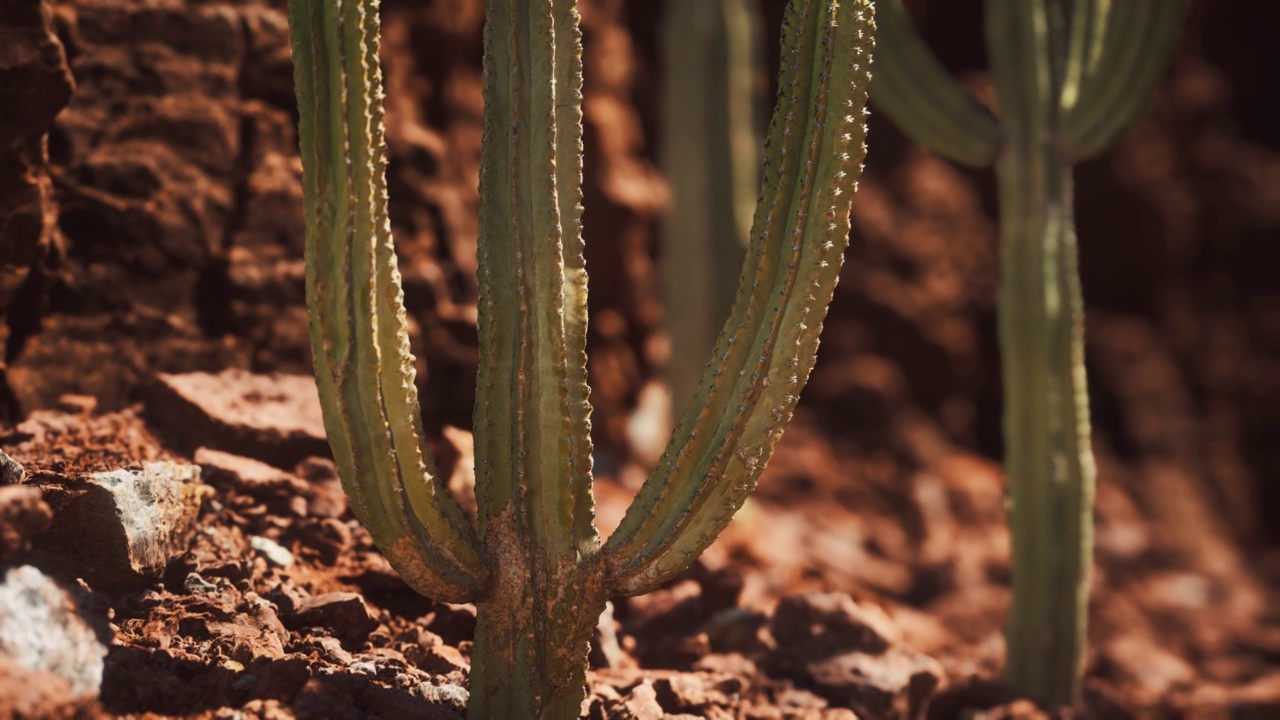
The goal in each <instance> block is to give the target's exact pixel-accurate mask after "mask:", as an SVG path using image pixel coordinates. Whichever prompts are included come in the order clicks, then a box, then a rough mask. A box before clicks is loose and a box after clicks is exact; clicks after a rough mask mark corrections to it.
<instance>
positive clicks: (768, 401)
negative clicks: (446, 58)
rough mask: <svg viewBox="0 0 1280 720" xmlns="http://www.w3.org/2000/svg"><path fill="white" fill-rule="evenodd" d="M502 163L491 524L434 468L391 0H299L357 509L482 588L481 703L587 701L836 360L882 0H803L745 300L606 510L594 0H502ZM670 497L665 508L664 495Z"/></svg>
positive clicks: (297, 44)
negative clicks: (830, 334) (391, 119)
mask: <svg viewBox="0 0 1280 720" xmlns="http://www.w3.org/2000/svg"><path fill="white" fill-rule="evenodd" d="M486 13H487V14H486V19H485V58H484V96H485V110H484V132H485V137H484V150H483V157H482V159H481V172H480V214H481V222H480V238H479V243H478V249H479V258H478V259H479V263H478V271H477V276H478V280H479V286H480V308H479V324H478V331H479V339H480V370H479V377H478V381H477V388H476V405H475V447H476V504H477V523H478V526H479V532H478V533H477V532H476V531H475V530H474V529H473V528H472V525H471V524H470V523H469V522H468V519H467V517H466V516H465V515H464V514H463V512H462V510H461V508H460V506H459V505H458V503H457V502H456V501H455V500H454V498H452V497H451V496H450V495H449V493H448V491H447V489H445V488H443V487H441V486H440V484H439V483H438V482H437V481H436V480H435V479H434V476H435V473H433V472H431V469H430V467H429V458H428V457H427V455H426V453H425V452H424V451H423V444H422V441H421V438H422V428H421V420H420V418H419V408H418V400H417V394H416V390H415V387H414V377H413V361H412V357H411V355H410V354H409V352H408V339H407V338H408V332H407V322H406V320H405V313H404V308H403V303H402V299H401V297H402V293H401V288H400V278H399V275H398V273H397V271H396V263H395V252H394V247H393V246H392V242H391V232H390V227H389V223H388V220H387V212H386V187H385V180H384V173H385V158H384V153H385V148H384V147H383V141H382V108H381V103H380V100H381V98H380V92H381V88H380V75H379V70H378V42H377V40H378V16H377V2H376V0H290V5H289V16H290V24H291V31H290V36H291V39H292V45H293V50H294V60H295V62H294V68H295V79H296V90H297V94H298V105H299V109H300V114H301V122H300V132H299V139H300V144H301V147H302V161H303V175H304V182H303V189H304V194H305V199H306V213H307V302H308V306H309V308H310V311H311V319H312V322H311V332H312V346H313V353H314V356H315V364H316V378H317V385H318V386H319V389H320V399H321V403H322V405H323V407H324V413H325V427H326V430H327V432H328V435H329V441H330V444H331V445H332V446H333V452H334V457H335V459H336V460H337V462H338V466H339V470H340V472H341V475H342V478H343V482H344V486H345V487H346V490H347V492H348V494H349V495H350V496H351V501H352V502H351V506H352V510H353V511H354V512H355V513H356V515H357V516H358V517H359V518H360V519H361V520H362V521H364V522H365V524H366V525H367V526H368V527H369V531H370V533H371V534H372V535H373V538H374V540H375V541H376V542H377V544H378V546H379V547H380V548H381V549H382V550H383V552H385V553H386V555H387V558H388V560H390V562H391V563H392V565H393V566H394V567H395V568H396V569H397V570H398V571H399V572H400V574H401V575H402V576H403V577H404V578H405V580H406V581H407V582H408V583H409V584H410V585H411V586H413V587H414V589H416V590H418V591H420V592H422V593H423V594H425V595H428V596H430V597H434V598H437V599H442V600H454V601H459V602H475V603H476V607H477V610H478V617H477V627H476V639H475V647H474V651H473V654H472V675H471V705H470V708H469V714H470V717H472V718H476V719H477V720H478V719H479V718H485V719H486V720H526V719H528V718H541V719H544V720H570V719H571V718H576V717H578V716H579V713H580V709H581V703H582V701H583V699H584V698H585V689H586V663H587V649H588V643H589V641H590V638H591V631H592V629H593V628H594V627H595V624H596V621H597V618H598V617H599V615H600V613H601V612H602V611H603V609H604V605H605V599H606V597H607V596H608V595H610V594H634V593H639V592H644V591H646V590H649V589H652V588H653V587H655V586H656V585H658V584H660V583H661V582H663V581H665V580H666V579H669V578H670V577H672V576H673V575H675V574H676V573H678V572H679V571H680V570H682V569H683V568H684V567H686V566H687V565H688V563H689V562H690V561H691V560H692V559H693V558H694V557H696V555H697V554H698V553H699V552H700V551H701V550H702V549H703V548H705V547H706V546H707V545H708V544H709V543H710V542H711V541H712V540H713V539H714V538H715V536H716V534H717V533H718V532H719V531H720V529H722V528H723V527H724V525H725V524H726V523H728V522H729V518H730V517H731V516H732V514H733V511H734V510H736V509H737V508H738V507H739V506H741V504H742V502H743V500H744V499H745V498H746V496H747V494H748V493H749V492H750V491H751V489H752V487H753V486H754V484H755V480H756V478H757V477H759V475H760V473H761V472H762V471H763V470H764V463H765V461H766V460H767V459H768V457H769V453H770V452H771V451H772V448H773V446H774V444H775V443H776V442H777V440H778V437H779V436H780V435H781V432H782V427H783V425H784V424H785V423H786V420H787V419H788V418H789V417H790V414H791V411H792V409H793V408H794V407H795V403H796V401H797V400H798V395H799V393H800V390H801V389H802V388H803V386H804V383H805V381H806V380H807V378H808V374H809V371H810V369H812V367H813V362H814V356H815V353H816V350H817V342H818V332H819V330H820V328H821V321H822V317H823V314H824V313H825V311H826V307H827V304H828V303H829V302H830V300H831V295H832V292H833V291H834V289H835V284H836V281H837V278H838V276H839V267H840V256H841V252H842V250H843V249H844V247H845V245H846V244H847V242H848V233H849V210H850V196H851V195H852V194H853V190H854V188H855V185H856V182H857V178H858V175H859V173H860V171H861V161H862V157H863V154H864V152H865V148H864V146H863V140H864V138H865V132H866V125H865V121H864V114H865V110H864V108H865V105H866V88H867V84H868V65H869V61H870V57H869V54H870V51H871V45H872V31H873V28H874V25H873V22H872V15H871V7H870V3H869V0H827V1H826V2H815V1H809V2H803V1H800V0H797V1H796V2H793V3H792V4H791V6H790V8H789V10H788V14H787V20H786V24H785V28H784V40H783V48H784V68H783V72H782V75H781V82H780V87H781V90H780V92H779V105H778V110H777V111H776V112H775V115H774V121H773V124H772V130H771V143H770V145H771V152H770V155H769V158H770V159H769V161H768V162H767V163H766V168H765V170H766V172H765V180H764V182H763V183H762V185H761V194H760V197H761V202H760V206H759V208H758V210H757V212H756V216H755V225H756V227H755V232H754V233H753V238H752V242H751V247H750V249H749V252H748V261H747V263H746V268H745V269H744V272H743V274H742V283H741V286H740V288H739V291H738V295H737V299H736V302H735V306H734V308H733V311H732V314H733V317H734V318H735V319H734V320H732V321H730V322H729V323H728V324H727V325H726V330H725V331H724V332H723V333H722V335H721V339H720V342H719V344H718V347H717V353H718V356H719V357H717V358H716V359H713V361H712V362H711V363H710V364H709V366H708V369H707V371H706V372H705V373H704V376H703V381H702V383H701V390H700V397H699V403H700V405H699V406H698V407H696V408H694V409H691V410H690V411H689V412H688V413H686V416H685V422H684V423H682V425H681V428H680V429H679V431H678V432H677V434H676V437H675V438H674V439H673V440H672V442H671V444H670V447H669V449H668V452H667V454H666V460H665V461H664V463H663V466H662V468H661V469H660V471H659V473H658V474H657V476H656V477H655V478H651V479H650V480H649V481H648V482H646V484H645V488H644V490H643V491H642V492H641V493H640V497H639V499H638V500H637V502H636V503H635V504H634V505H633V507H632V509H631V510H630V511H629V512H628V514H627V520H626V521H624V523H623V530H621V531H619V532H618V533H615V536H614V537H613V538H611V541H610V543H611V546H610V547H609V548H603V547H602V546H601V543H600V538H599V536H598V534H597V532H596V529H595V525H594V523H593V519H594V518H593V516H594V506H593V501H592V497H591V482H592V479H591V458H592V448H591V421H590V405H589V403H588V388H587V381H586V376H587V372H586V327H587V315H586V308H587V294H586V293H587V286H586V281H587V278H586V268H585V264H584V261H583V252H582V250H583V240H582V229H581V213H582V208H581V201H582V190H581V180H582V59H581V35H580V30H579V27H578V24H579V23H578V13H577V3H576V0H489V2H488V3H487V7H486ZM655 513H661V516H655Z"/></svg>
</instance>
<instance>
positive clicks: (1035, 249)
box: [872, 0, 1188, 706]
mask: <svg viewBox="0 0 1280 720" xmlns="http://www.w3.org/2000/svg"><path fill="white" fill-rule="evenodd" d="M880 5H881V7H880V14H881V24H882V29H883V32H882V35H881V39H880V50H879V55H878V58H877V68H878V69H879V71H880V72H879V74H878V77H877V78H876V82H875V83H873V84H872V93H873V97H874V99H875V100H876V102H877V103H878V104H879V105H880V107H881V108H882V109H883V110H885V111H886V112H887V113H888V114H889V115H890V116H891V117H893V118H894V121H895V122H896V123H898V124H899V126H900V127H902V128H903V129H904V130H905V131H906V132H907V133H908V134H910V135H911V136H912V137H913V138H914V139H915V140H917V141H918V142H920V143H922V144H924V145H926V146H927V147H929V148H931V149H933V150H934V151H935V152H938V153H939V154H942V155H944V156H947V157H950V158H952V159H953V160H956V161H959V162H967V163H969V164H975V165H981V164H991V163H993V164H994V167H995V172H996V179H997V187H998V191H999V197H1000V245H1001V253H1000V277H1001V281H1000V297H999V328H1000V348H1001V361H1002V369H1003V375H1004V377H1003V382H1004V434H1005V473H1006V476H1007V478H1008V498H1009V522H1010V529H1011V534H1012V538H1013V602H1012V605H1011V607H1010V611H1009V618H1008V621H1007V625H1006V630H1005V636H1006V644H1007V648H1008V655H1007V659H1006V663H1005V676H1006V678H1007V679H1008V681H1009V682H1010V683H1011V684H1012V685H1013V686H1014V687H1016V688H1018V689H1019V690H1021V691H1023V692H1025V693H1026V694H1027V695H1029V696H1030V697H1033V698H1035V699H1037V700H1038V701H1040V702H1041V703H1043V704H1045V705H1048V706H1064V705H1071V704H1073V703H1075V702H1076V700H1077V699H1078V697H1079V692H1080V680H1081V673H1082V669H1083V656H1084V644H1085V627H1086V617H1087V601H1088V578H1089V568H1090V565H1091V557H1092V551H1093V541H1092V531H1093V516H1092V509H1093V493H1094V489H1093V488H1094V474H1095V471H1094V463H1093V454H1092V451H1091V448H1090V446H1089V437H1090V428H1089V405H1088V393H1087V389H1086V381H1085V371H1084V332H1083V328H1084V325H1083V322H1084V321H1083V316H1084V310H1083V300H1082V298H1081V292H1080V278H1079V270H1078V260H1077V247H1076V234H1075V221H1074V212H1073V210H1072V166H1073V164H1074V163H1075V162H1078V161H1080V160H1082V159H1085V158H1088V157H1091V156H1092V155H1094V154H1096V153H1098V152H1101V151H1102V150H1103V149H1105V148H1106V147H1107V146H1108V145H1109V144H1110V143H1111V142H1112V141H1114V140H1115V139H1116V138H1117V137H1118V136H1119V135H1120V133H1121V132H1123V130H1124V129H1125V128H1127V127H1128V126H1129V125H1131V124H1132V123H1133V122H1134V120H1135V119H1136V118H1137V116H1138V114H1139V113H1140V112H1141V111H1142V109H1143V108H1144V107H1145V106H1146V104H1147V102H1148V100H1149V98H1150V95H1151V93H1152V91H1153V90H1154V88H1155V85H1156V83H1157V82H1158V81H1159V78H1160V76H1161V75H1162V74H1163V72H1164V69H1165V68H1166V67H1167V65H1168V62H1169V57H1170V55H1171V53H1172V49H1173V47H1174V45H1175V43H1176V42H1177V38H1178V33H1179V30H1180V28H1181V25H1182V21H1183V18H1184V17H1185V14H1186V9H1187V5H1188V2H1187V0H1075V2H1071V1H1070V0H987V4H986V41H987V48H988V53H989V55H990V62H991V77H992V82H993V84H994V86H995V90H996V97H997V98H998V102H999V105H1000V118H1001V119H1000V121H999V122H1000V130H999V132H998V133H994V134H993V133H992V132H991V131H990V129H989V128H988V127H987V125H986V123H985V121H984V120H981V119H980V118H983V117H985V116H984V115H983V114H982V113H981V112H977V111H965V113H959V114H956V115H952V116H948V115H947V113H948V112H951V111H954V108H955V107H956V100H955V96H956V94H957V93H958V92H962V90H961V88H959V86H958V85H956V84H955V83H954V81H952V80H950V79H949V78H947V77H945V76H944V75H942V74H941V73H940V70H941V66H940V65H938V64H937V61H936V60H935V59H933V58H932V57H927V58H925V59H922V57H921V56H922V53H926V52H927V51H926V50H925V49H924V46H923V43H922V42H921V41H920V40H919V38H918V37H916V38H912V39H909V40H905V41H904V40H902V38H903V37H904V36H906V34H907V33H909V27H908V26H907V24H906V23H907V22H908V21H909V19H908V18H907V15H906V10H905V8H903V6H902V4H901V0H881V3H880ZM891 18H892V19H891ZM921 68H927V69H925V70H921ZM928 68H931V69H928ZM913 78H916V79H913ZM913 82H914V83H918V85H917V86H916V87H915V88H902V87H898V86H899V85H901V84H903V83H908V84H909V83H913ZM921 88H923V89H921ZM939 88H941V89H939ZM908 93H914V94H912V95H911V97H912V98H913V100H912V102H913V103H914V104H913V105H906V104H904V103H902V102H901V101H900V100H899V98H900V97H902V96H904V95H906V94H908ZM912 107H922V108H927V109H926V110H925V111H924V114H925V115H927V116H928V117H930V118H932V119H933V120H932V121H931V122H930V123H925V122H922V121H920V120H919V119H918V118H913V117H903V116H902V115H901V113H904V112H908V111H909V110H910V108H912ZM984 112H985V111H984ZM947 117H951V118H952V120H951V121H950V122H949V123H948V122H946V121H943V120H938V118H947ZM944 126H945V127H944ZM965 128H968V130H965ZM964 132H967V133H968V134H969V137H968V139H963V138H961V137H960V135H961V134H962V133H964Z"/></svg>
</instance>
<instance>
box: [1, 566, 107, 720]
mask: <svg viewBox="0 0 1280 720" xmlns="http://www.w3.org/2000/svg"><path fill="white" fill-rule="evenodd" d="M0 608H3V609H4V611H3V612H0V674H14V675H18V676H19V677H23V678H25V679H26V681H27V682H38V681H39V680H40V679H41V677H42V676H49V675H51V676H54V677H56V678H57V679H58V680H60V681H61V683H65V685H63V686H62V689H64V691H65V692H66V693H67V695H64V696H63V697H62V698H60V700H62V701H64V702H65V701H67V700H68V699H69V698H70V699H74V700H75V701H77V702H78V701H83V700H85V699H92V698H93V697H96V696H97V694H98V688H99V687H100V686H101V685H102V672H103V667H104V659H105V658H106V656H107V645H106V643H107V642H109V640H110V631H109V630H107V628H106V622H105V618H103V619H102V620H101V621H100V622H95V623H93V624H91V623H90V621H89V620H88V619H86V617H87V615H88V613H87V611H86V610H85V609H84V608H83V607H81V606H80V605H79V603H78V602H77V600H76V598H75V597H74V596H73V594H71V593H68V592H67V591H65V590H63V589H62V588H61V587H60V586H59V585H58V584H57V583H56V582H54V581H53V580H52V579H51V578H49V577H48V576H46V575H44V574H43V573H41V572H40V571H39V570H37V569H35V568H34V567H31V566H29V565H23V566H21V567H16V568H13V569H11V570H9V571H8V572H7V573H6V574H5V576H4V582H3V583H0ZM95 625H96V627H95ZM6 671H8V672H7V673H6ZM55 684H58V683H56V681H55ZM31 699H32V700H33V701H34V700H40V698H39V697H34V698H31ZM20 716H21V715H19V717H20ZM27 716H28V717H36V716H39V714H38V713H37V714H29V715H27Z"/></svg>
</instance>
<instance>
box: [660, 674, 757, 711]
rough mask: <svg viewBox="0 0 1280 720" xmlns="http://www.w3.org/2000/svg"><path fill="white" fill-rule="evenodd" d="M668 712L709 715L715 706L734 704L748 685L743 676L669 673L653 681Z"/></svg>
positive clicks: (663, 706)
mask: <svg viewBox="0 0 1280 720" xmlns="http://www.w3.org/2000/svg"><path fill="white" fill-rule="evenodd" d="M653 689H654V691H655V692H656V693H657V698H658V703H659V704H661V705H662V708H663V709H664V710H666V711H667V712H672V713H686V714H691V715H694V716H697V717H705V716H706V715H707V713H708V711H709V710H710V709H711V708H712V707H722V708H725V707H731V706H732V705H733V700H734V699H735V698H737V696H738V695H740V694H741V693H742V692H743V690H744V689H745V685H744V683H743V682H742V680H741V679H740V678H737V677H733V676H731V675H718V674H715V673H706V672H700V673H668V674H664V675H662V676H660V677H658V678H657V679H656V680H654V681H653Z"/></svg>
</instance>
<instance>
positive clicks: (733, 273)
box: [661, 0, 760, 413]
mask: <svg viewBox="0 0 1280 720" xmlns="http://www.w3.org/2000/svg"><path fill="white" fill-rule="evenodd" d="M756 4H757V3H756V2H755V0H699V1H697V2H672V3H667V9H666V17H665V19H664V20H663V57H664V62H665V66H666V68H667V71H666V72H664V73H663V140H662V167H663V170H664V171H665V172H666V175H667V178H668V180H669V181H670V183H671V195H672V197H673V201H672V207H671V210H670V212H669V213H668V215H667V218H666V222H665V223H664V225H665V227H664V236H665V241H664V242H663V244H662V252H661V262H662V271H663V272H662V278H663V292H664V296H665V301H666V307H667V327H668V329H669V332H670V335H671V360H670V362H669V363H668V366H667V379H668V381H669V383H670V386H671V395H672V399H673V409H674V410H675V412H677V413H679V412H683V410H684V408H685V406H686V405H687V404H688V403H689V401H690V400H691V399H692V397H693V394H694V391H695V390H696V389H697V384H698V380H699V378H700V376H701V375H702V368H703V363H704V361H705V359H706V357H707V356H708V355H709V354H710V353H711V350H712V347H713V346H714V345H715V341H716V335H717V334H718V333H719V331H720V328H721V326H722V325H723V323H724V320H725V318H726V317H728V316H729V312H730V310H731V309H732V306H733V300H734V296H735V294H736V292H737V289H738V274H739V272H740V271H741V269H742V260H743V253H744V248H745V246H746V244H747V237H748V235H749V233H750V232H751V216H752V214H753V213H754V211H755V200H756V191H757V189H758V187H759V174H760V168H759V160H760V151H759V144H760V139H759V138H758V135H759V133H758V132H757V128H756V113H755V111H754V102H753V100H754V98H753V94H754V93H753V86H754V84H755V81H756V70H757V68H758V66H759V59H758V57H757V56H758V54H759V53H758V48H757V47H756V46H757V45H758V43H757V42H756V35H757V34H758V31H759V28H757V27H756V25H757V23H756V22H755V18H756V8H755V7H754V6H755V5H756Z"/></svg>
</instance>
